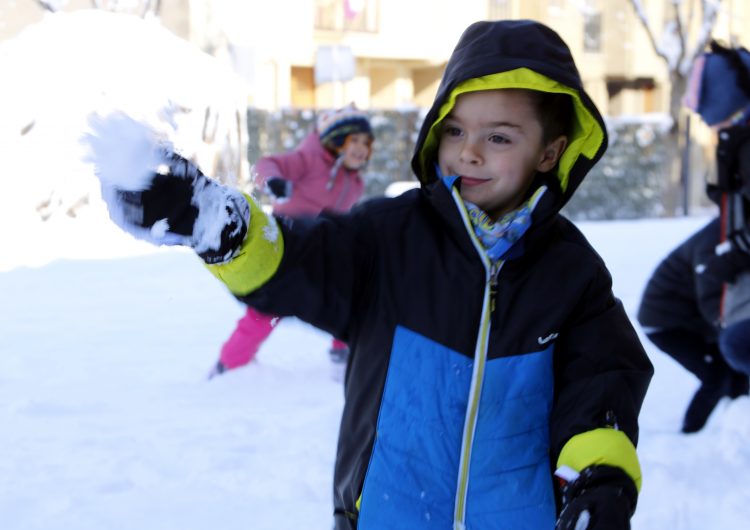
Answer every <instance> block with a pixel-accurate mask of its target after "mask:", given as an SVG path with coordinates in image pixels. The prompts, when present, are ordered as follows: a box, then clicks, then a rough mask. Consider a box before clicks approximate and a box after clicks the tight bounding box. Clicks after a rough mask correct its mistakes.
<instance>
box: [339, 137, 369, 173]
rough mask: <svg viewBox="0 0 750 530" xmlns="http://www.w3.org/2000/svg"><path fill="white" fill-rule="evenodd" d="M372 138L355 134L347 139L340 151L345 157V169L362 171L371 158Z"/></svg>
mask: <svg viewBox="0 0 750 530" xmlns="http://www.w3.org/2000/svg"><path fill="white" fill-rule="evenodd" d="M371 149H372V138H370V135H369V134H367V133H353V134H350V135H348V136H347V137H346V140H344V145H342V146H341V149H339V155H341V156H343V157H344V162H343V163H344V167H346V168H347V169H352V170H356V169H361V168H362V167H363V166H364V165H365V164H366V163H367V160H368V159H369V158H370V150H371Z"/></svg>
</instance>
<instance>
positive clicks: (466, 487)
mask: <svg viewBox="0 0 750 530" xmlns="http://www.w3.org/2000/svg"><path fill="white" fill-rule="evenodd" d="M606 145H607V137H606V130H605V127H604V125H603V122H602V118H601V116H600V114H599V113H598V111H597V109H596V107H595V106H594V105H593V103H592V102H591V101H590V99H589V98H588V96H587V95H586V93H585V92H584V90H583V87H582V83H581V80H580V78H579V76H578V73H577V70H576V68H575V64H574V62H573V59H572V57H571V55H570V52H569V50H568V48H567V46H566V45H565V43H564V42H563V41H562V40H561V39H560V38H559V36H558V35H557V34H556V33H554V32H553V31H552V30H550V29H549V28H547V27H546V26H544V25H542V24H539V23H537V22H533V21H507V20H506V21H495V22H478V23H475V24H473V25H471V26H470V27H469V28H468V29H467V30H466V31H465V32H464V35H463V36H462V37H461V40H460V41H459V43H458V45H457V47H456V49H455V50H454V52H453V55H452V56H451V59H450V61H449V63H448V65H447V68H446V71H445V74H444V77H443V80H442V82H441V86H440V89H439V92H438V95H437V97H436V100H435V103H434V105H433V106H432V108H431V109H430V110H429V112H428V113H427V115H426V118H425V121H424V124H423V126H422V129H421V132H420V135H419V138H418V142H417V148H416V151H415V155H414V158H413V161H412V165H413V168H414V171H415V173H416V174H417V176H418V177H419V179H420V181H421V183H422V187H421V189H418V190H412V191H410V192H407V193H405V194H403V195H401V196H400V197H397V198H394V199H381V200H375V201H371V202H369V203H365V204H363V205H360V206H358V207H356V208H355V209H354V210H353V211H352V212H351V213H349V214H346V215H341V216H336V215H325V214H324V215H323V216H321V217H318V218H317V219H314V220H306V221H299V220H295V221H290V220H282V221H281V222H279V223H277V222H276V220H274V219H269V218H267V217H266V216H264V215H263V213H262V212H261V210H260V209H259V208H258V206H257V205H256V204H255V203H254V202H253V201H252V200H251V199H249V198H246V199H247V200H245V199H243V197H242V196H241V195H240V194H239V193H238V192H235V191H233V190H229V189H228V188H223V187H221V186H219V185H218V184H215V183H213V182H212V181H210V180H209V179H206V178H205V177H204V176H203V175H201V174H200V172H198V171H197V170H195V168H189V167H186V165H185V163H184V162H180V161H179V160H177V161H175V162H173V163H172V167H170V168H169V171H168V172H167V174H166V175H163V174H162V175H157V176H156V177H154V179H153V182H152V183H151V184H150V187H149V189H147V190H146V191H142V192H115V193H114V194H113V197H114V198H112V199H111V200H110V208H111V209H112V210H114V211H115V213H113V214H112V217H113V219H118V220H119V221H120V224H121V225H123V226H124V227H125V228H126V229H128V230H131V231H132V232H135V233H137V232H138V231H139V230H143V229H144V228H145V229H146V230H148V231H149V233H150V234H151V237H153V236H154V233H155V230H154V229H152V228H151V227H154V226H155V225H157V224H159V226H160V227H161V228H163V227H164V225H165V224H168V226H169V227H170V228H169V229H168V231H167V233H166V234H165V238H164V240H165V241H170V242H171V241H172V239H173V237H167V236H174V234H173V232H176V233H177V234H178V235H179V234H181V237H182V236H184V237H185V238H186V241H188V242H189V244H190V245H191V246H192V247H193V248H194V249H195V250H196V252H197V253H198V254H199V255H200V256H201V257H202V258H203V259H204V261H206V262H207V263H209V264H210V265H209V268H210V269H211V270H212V272H213V273H214V274H215V275H216V276H217V277H219V278H220V279H221V280H222V281H223V282H224V283H225V284H226V285H227V286H228V287H229V289H230V290H231V291H232V292H233V293H235V294H237V295H239V296H242V297H243V300H245V301H246V302H247V303H248V304H250V305H252V306H253V307H255V308H257V309H259V310H261V311H264V312H269V313H275V314H280V315H295V316H297V317H299V318H301V319H302V320H305V321H307V322H309V323H311V324H313V325H314V326H316V327H318V328H321V329H323V330H326V331H328V332H329V333H331V334H332V335H334V336H336V337H341V338H342V339H344V340H346V341H347V342H348V343H349V345H350V348H351V356H350V361H349V365H348V368H347V374H346V380H345V396H346V401H345V405H344V410H343V415H342V420H341V430H340V434H339V443H338V453H337V457H336V466H335V472H334V517H335V527H336V529H337V530H345V529H347V530H352V529H359V530H368V529H373V528H375V529H386V528H387V529H410V530H413V529H420V528H438V529H446V530H447V529H457V530H458V529H461V530H462V529H467V528H475V529H481V530H493V529H513V530H519V529H533V530H539V529H544V528H548V529H551V528H554V527H556V528H560V529H573V528H576V529H583V528H589V529H599V530H604V529H607V530H613V529H615V530H616V529H624V528H629V526H630V523H629V521H630V517H631V515H632V513H633V511H634V509H635V504H636V498H637V489H638V487H639V486H640V478H641V477H640V468H639V465H638V459H637V456H636V452H635V446H634V444H635V443H636V441H637V437H638V423H637V418H638V413H639V410H640V406H641V403H642V400H643V397H644V395H645V392H646V388H647V386H648V382H649V380H650V378H651V375H652V366H651V364H650V362H649V361H648V359H647V357H646V355H645V352H644V351H643V349H642V347H641V345H640V343H639V341H638V338H637V335H636V333H635V331H634V330H633V327H632V326H631V324H630V322H629V321H628V319H627V317H626V315H625V312H624V310H623V308H622V306H621V304H620V303H619V301H617V300H616V299H615V298H614V296H613V294H612V291H611V278H610V275H609V273H608V271H607V269H606V267H605V265H604V263H603V262H602V261H601V259H600V258H599V256H598V255H597V254H596V253H595V252H594V250H593V249H592V248H591V247H590V246H589V245H588V243H587V242H586V240H585V238H584V237H583V236H582V235H581V234H580V232H579V231H578V230H577V229H576V228H575V227H574V226H573V225H572V224H571V223H570V222H568V221H567V220H565V219H564V218H563V217H561V216H560V215H559V213H558V212H559V210H560V208H561V207H562V206H563V205H564V204H565V202H566V201H567V200H568V199H569V198H570V196H571V195H572V193H573V191H574V190H575V189H576V187H577V186H578V185H579V184H580V182H581V180H582V179H583V177H584V175H585V174H586V172H587V171H588V170H589V169H590V168H591V166H593V165H594V163H595V162H596V161H597V160H598V159H599V158H600V157H601V155H602V154H603V152H604V150H605V149H606ZM175 166H176V169H174V168H173V167H175ZM168 189H171V190H172V191H166V190H168ZM177 189H180V190H183V191H181V192H178V191H176V190H177ZM178 195H182V197H183V198H182V199H180V198H178ZM118 196H119V197H120V199H123V198H124V199H125V200H126V202H127V207H126V208H121V207H119V206H118V204H119V202H121V201H118V200H117V197H118ZM185 197H187V199H186V198H185ZM207 203H212V204H214V205H215V204H217V203H218V207H208V206H206V207H198V208H196V206H195V205H197V204H207ZM180 204H182V205H183V206H184V208H183V210H182V211H180V208H179V206H180ZM164 221H166V222H164ZM171 227H180V228H179V229H177V228H175V229H172V228H171ZM190 227H192V228H190ZM217 227H218V228H217ZM213 229H216V230H215V232H214V233H218V232H221V234H220V237H215V238H212V237H210V236H209V235H208V234H210V233H211V232H212V230H213ZM157 232H158V231H157ZM553 473H554V474H556V475H557V476H558V479H559V480H554V479H553ZM282 526H283V525H282Z"/></svg>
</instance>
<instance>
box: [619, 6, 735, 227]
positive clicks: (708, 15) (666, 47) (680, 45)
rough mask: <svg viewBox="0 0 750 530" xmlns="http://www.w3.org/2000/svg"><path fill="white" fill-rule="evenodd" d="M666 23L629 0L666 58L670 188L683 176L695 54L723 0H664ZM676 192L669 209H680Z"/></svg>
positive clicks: (708, 36)
mask: <svg viewBox="0 0 750 530" xmlns="http://www.w3.org/2000/svg"><path fill="white" fill-rule="evenodd" d="M658 3H659V4H661V5H662V6H661V7H662V9H664V11H665V18H664V23H663V24H662V26H661V27H659V28H657V27H656V25H655V24H654V23H652V21H651V20H650V19H649V16H648V13H647V10H646V8H645V6H644V2H643V1H642V0H630V4H631V5H632V6H633V9H634V10H635V13H636V15H637V17H638V19H639V20H640V21H641V24H642V25H643V27H644V29H645V30H646V34H647V35H648V38H649V40H650V41H651V45H652V46H653V49H654V52H655V53H656V55H658V56H659V57H660V58H662V59H663V61H664V65H665V67H666V68H667V72H668V74H669V115H670V117H671V118H672V123H673V125H672V129H671V131H670V134H669V136H668V139H667V140H668V141H667V143H666V149H667V155H668V160H670V166H671V167H670V170H671V171H670V177H671V184H672V186H670V187H671V188H673V189H675V191H676V189H677V183H678V182H679V181H680V176H681V163H680V162H681V157H680V151H679V145H680V134H681V130H682V120H681V119H680V117H681V112H682V97H683V95H684V94H685V90H686V88H687V81H688V76H689V75H690V69H691V67H692V65H693V62H694V61H695V59H696V57H697V56H698V55H700V53H702V52H703V51H704V50H705V48H706V45H707V44H708V42H709V41H710V40H711V36H712V32H713V28H714V26H715V24H716V18H717V16H718V13H719V9H720V7H721V0H661V1H660V2H658ZM675 195H676V193H675V194H672V197H669V196H668V197H667V202H668V204H666V205H665V206H666V207H667V211H668V213H674V212H675V211H676V209H677V199H676V196H675Z"/></svg>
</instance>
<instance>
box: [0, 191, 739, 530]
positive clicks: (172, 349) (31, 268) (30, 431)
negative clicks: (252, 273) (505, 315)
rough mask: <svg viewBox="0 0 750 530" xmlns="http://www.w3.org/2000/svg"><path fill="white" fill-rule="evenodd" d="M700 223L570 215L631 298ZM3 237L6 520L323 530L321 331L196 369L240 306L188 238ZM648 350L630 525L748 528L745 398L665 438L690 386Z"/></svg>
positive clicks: (23, 529)
mask: <svg viewBox="0 0 750 530" xmlns="http://www.w3.org/2000/svg"><path fill="white" fill-rule="evenodd" d="M99 206H100V205H99ZM705 220H706V218H702V217H696V218H688V219H675V220H647V221H635V222H608V223H584V224H582V225H581V227H582V228H583V230H584V232H585V233H586V234H587V236H588V237H589V238H590V239H591V241H592V242H593V243H594V245H595V246H596V247H597V248H598V249H599V251H600V252H601V254H602V255H603V256H604V258H605V259H606V261H607V262H608V263H609V265H610V268H611V270H612V273H613V276H614V282H615V291H616V293H617V294H618V296H620V297H621V298H622V299H623V301H624V303H625V305H626V308H627V309H628V311H630V312H631V314H632V312H633V311H634V310H635V307H636V305H637V303H638V298H639V296H640V292H641V289H642V287H643V284H644V282H645V280H646V278H647V276H648V274H649V273H650V271H651V269H652V268H653V266H654V265H655V264H656V262H657V261H658V260H659V259H660V258H661V257H662V256H663V254H664V253H665V251H666V250H667V249H668V248H670V247H672V246H673V245H674V244H675V243H677V242H678V241H680V240H682V239H683V238H684V237H685V236H686V235H687V234H689V233H691V232H692V231H693V230H695V229H697V228H698V227H699V226H701V225H702V223H703V222H705ZM7 223H8V220H5V221H4V223H3V226H4V227H6V228H7V226H8V225H7ZM11 232H13V233H15V234H16V236H17V237H15V239H14V238H10V237H9V235H10V234H11ZM0 246H1V248H2V249H3V252H2V260H1V261H0V271H2V272H0V293H2V304H1V305H0V425H2V430H1V431H0V432H1V433H2V434H1V435H0V477H2V479H1V480H0V513H1V514H3V517H2V519H3V522H2V528H4V529H7V530H34V529H44V530H88V529H91V530H100V529H102V528H107V529H136V528H137V529H139V530H147V529H153V530H164V529H172V528H180V529H182V530H202V529H207V528H222V529H225V530H231V529H247V528H253V529H259V530H260V529H268V530H271V529H273V530H278V529H299V528H310V529H328V528H330V524H329V523H330V516H329V514H330V484H331V470H332V465H333V458H334V450H335V438H336V431H337V427H338V419H339V414H340V409H341V405H342V392H341V388H340V385H339V383H337V382H335V381H334V380H333V379H332V377H331V374H330V371H331V366H330V363H329V361H328V360H327V356H326V353H325V351H326V348H327V345H328V338H327V337H326V336H324V335H323V334H321V333H320V332H318V331H316V330H314V329H312V328H310V327H308V326H306V325H304V324H302V323H300V322H298V321H294V320H287V321H284V322H282V324H281V325H280V327H279V328H278V329H277V330H276V332H275V333H274V334H273V335H272V336H271V338H270V339H269V341H268V342H267V343H266V344H265V345H264V347H263V349H262V351H261V352H260V354H259V360H258V362H256V363H254V364H252V365H251V366H249V367H247V368H244V369H241V370H238V371H236V372H233V373H229V374H227V375H225V376H223V377H220V378H217V379H215V380H212V381H210V382H209V381H206V380H205V374H206V373H207V371H208V369H209V367H210V365H211V364H212V363H213V361H214V360H215V358H216V355H217V351H218V348H219V347H220V345H221V343H222V341H223V340H224V339H225V338H226V337H227V335H228V334H229V333H230V331H231V329H232V327H233V325H234V322H235V320H236V318H238V317H239V316H240V315H241V313H242V309H241V307H240V306H239V305H238V304H237V303H236V302H235V301H234V299H233V298H232V297H231V296H230V295H229V294H227V292H226V291H225V290H224V288H223V287H222V286H221V285H220V284H219V283H218V282H216V281H215V280H214V279H213V277H211V276H210V275H209V274H208V273H207V272H206V271H205V270H203V267H202V265H201V263H200V262H199V261H198V260H197V258H195V257H194V256H193V255H192V254H191V253H189V252H185V251H181V250H175V249H156V248H152V247H150V246H147V245H146V244H143V243H140V242H138V241H135V240H133V239H132V238H130V237H129V236H127V235H125V234H123V233H120V232H119V231H117V229H115V228H114V227H113V226H112V225H110V224H109V223H108V222H107V221H106V219H105V216H104V214H103V212H102V210H101V209H100V208H98V207H97V204H94V207H90V208H87V209H85V210H84V215H83V216H82V217H79V218H78V219H76V220H72V219H69V218H66V217H65V216H58V217H56V218H53V219H51V220H50V221H48V222H47V223H41V222H39V221H37V222H33V221H32V220H31V219H27V220H25V221H24V224H23V228H22V230H18V231H14V230H8V231H7V232H6V231H5V229H4V230H3V233H2V245H0ZM647 347H648V348H649V351H650V353H651V354H652V359H653V361H654V363H655V365H656V369H657V372H656V376H655V378H654V381H653V384H652V386H651V388H650V391H649V394H648V397H647V399H646V403H645V406H644V410H643V414H642V435H641V443H640V446H639V453H640V456H641V459H642V463H643V471H644V487H643V491H642V495H641V499H640V504H639V507H638V512H637V514H636V516H635V518H634V524H633V527H634V528H635V529H638V530H646V529H653V530H662V529H665V528H670V529H675V530H680V529H695V530H697V529H701V530H703V529H706V528H711V529H727V530H728V529H735V528H741V527H744V524H745V522H746V521H747V520H748V519H750V506H748V503H747V499H749V498H750V486H748V483H747V480H746V479H745V475H746V471H747V469H748V468H749V467H750V422H748V418H750V399H748V398H742V399H739V400H736V401H734V402H731V403H730V402H722V403H721V404H720V406H719V408H718V410H717V411H716V412H715V414H714V415H713V416H712V418H711V420H710V422H709V425H708V426H707V428H706V429H705V430H704V431H703V432H701V433H698V434H696V435H691V436H685V435H681V434H679V433H678V430H679V422H680V419H681V415H682V412H683V410H684V407H685V405H686V403H687V401H688V399H689V398H690V396H691V395H692V392H693V390H694V389H695V387H696V385H697V382H696V380H695V379H694V378H693V377H692V376H690V375H689V374H688V373H687V372H685V371H683V370H682V369H680V368H679V366H677V365H676V364H674V363H673V362H672V361H671V360H670V359H669V358H667V357H666V356H665V355H663V354H661V353H659V352H658V351H656V350H655V349H654V348H653V347H651V346H650V345H649V344H647Z"/></svg>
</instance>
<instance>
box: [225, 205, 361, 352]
mask: <svg viewBox="0 0 750 530" xmlns="http://www.w3.org/2000/svg"><path fill="white" fill-rule="evenodd" d="M253 213H255V212H253ZM256 220H257V221H258V222H259V223H260V225H261V226H258V227H256V226H255V225H254V223H255V221H256ZM266 223H268V218H267V217H265V216H264V214H263V213H262V212H261V213H260V214H259V215H258V216H257V219H255V220H251V223H250V224H251V231H250V237H248V240H247V241H246V244H247V245H248V246H247V249H244V248H243V252H241V254H240V256H239V258H235V260H233V261H232V262H230V263H229V264H227V265H224V266H214V267H213V269H212V272H213V273H214V275H216V276H217V277H219V278H220V279H221V280H222V281H223V282H224V283H225V284H226V285H227V287H228V288H229V289H230V291H231V292H232V293H233V294H235V296H237V297H238V298H239V299H240V300H241V301H243V302H244V303H246V304H248V305H251V306H252V307H254V308H255V309H257V310H259V311H261V312H264V313H269V314H274V315H279V316H296V317H298V318H300V319H301V320H304V321H305V322H308V323H310V324H312V325H313V326H315V327H317V328H319V329H322V330H324V331H327V332H328V333H331V334H332V335H334V336H336V337H337V338H340V339H342V340H345V341H346V340H348V338H349V335H350V323H351V321H352V316H353V315H356V314H358V308H357V307H356V306H355V304H357V303H363V302H361V300H364V299H366V297H365V296H364V295H363V294H362V293H363V291H364V290H365V289H367V286H368V285H370V284H371V283H372V282H368V281H367V277H368V275H369V274H370V269H371V265H370V264H371V263H372V259H371V257H370V254H371V253H372V252H373V248H372V247H373V238H371V237H368V236H367V235H366V234H367V230H368V229H369V224H368V222H367V218H366V216H365V215H362V214H361V212H357V211H355V212H352V213H350V214H344V215H336V214H330V215H329V214H322V215H320V216H318V217H316V218H314V219H298V220H292V219H290V218H279V219H273V226H272V227H271V230H273V227H278V229H279V231H280V232H279V235H278V237H279V240H280V242H279V243H278V244H277V245H276V246H275V247H274V248H273V250H274V252H275V253H274V254H271V253H269V252H266V254H265V255H258V254H257V252H256V251H257V249H260V250H263V249H264V246H263V245H259V244H258V243H259V242H260V243H265V244H266V245H265V246H268V245H267V242H266V241H265V240H264V237H265V235H264V234H265V232H267V231H268V230H269V226H268V225H267V224H266ZM253 235H254V238H255V239H256V241H255V242H254V243H253V241H252V239H253ZM253 245H254V246H253ZM245 250H246V251H245ZM235 262H236V263H235ZM230 267H231V269H230ZM210 268H211V267H210ZM222 268H223V270H222ZM357 301H360V302H357Z"/></svg>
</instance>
